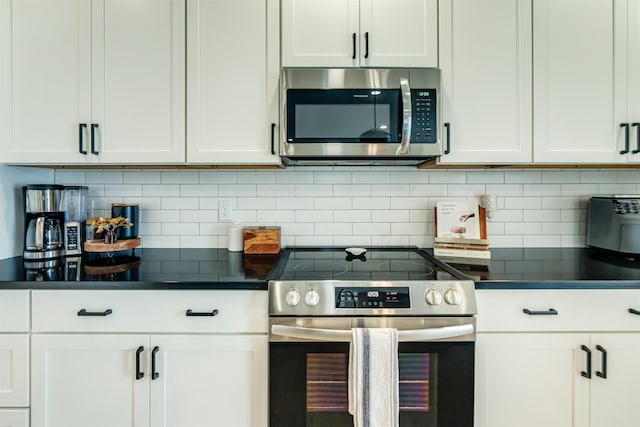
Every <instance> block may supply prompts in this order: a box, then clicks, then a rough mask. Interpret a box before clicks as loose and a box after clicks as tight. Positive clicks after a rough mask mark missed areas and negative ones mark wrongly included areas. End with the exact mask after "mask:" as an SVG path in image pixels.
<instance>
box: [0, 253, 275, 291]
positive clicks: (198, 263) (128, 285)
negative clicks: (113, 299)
mask: <svg viewBox="0 0 640 427" xmlns="http://www.w3.org/2000/svg"><path fill="white" fill-rule="evenodd" d="M277 257H278V256H277V255H245V254H243V253H242V252H229V251H227V250H226V249H151V248H150V249H135V250H128V251H120V252H117V253H115V254H113V255H112V256H107V254H88V255H85V256H84V257H82V258H65V259H63V260H56V261H54V262H49V263H47V264H46V265H36V264H25V263H24V261H23V259H22V257H13V258H9V259H5V260H2V261H0V286H1V287H5V288H23V289H259V290H266V289H267V279H268V276H269V273H270V272H271V270H272V268H273V266H274V264H275V262H276V260H277ZM28 267H29V268H28Z"/></svg>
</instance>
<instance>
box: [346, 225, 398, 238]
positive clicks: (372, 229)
mask: <svg viewBox="0 0 640 427" xmlns="http://www.w3.org/2000/svg"><path fill="white" fill-rule="evenodd" d="M353 234H354V235H356V236H360V235H365V236H372V235H374V234H377V235H383V236H389V235H391V224H390V223H388V222H384V223H383V222H373V223H364V222H363V223H355V224H353Z"/></svg>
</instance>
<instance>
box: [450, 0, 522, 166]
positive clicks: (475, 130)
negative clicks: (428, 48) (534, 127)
mask: <svg viewBox="0 0 640 427" xmlns="http://www.w3.org/2000/svg"><path fill="white" fill-rule="evenodd" d="M531 52H532V48H531V0H440V68H441V69H442V97H441V99H442V103H443V119H442V122H443V123H447V125H446V127H445V130H446V131H448V132H445V135H443V142H444V144H445V147H446V149H447V151H448V153H447V154H445V155H443V156H442V157H440V158H439V163H441V164H452V163H462V164H464V163H467V164H471V163H479V164H500V163H507V164H511V163H529V162H531V157H532V148H531V140H532V137H531V108H532V106H531V105H532V96H531V73H532V72H531ZM447 127H448V129H447Z"/></svg>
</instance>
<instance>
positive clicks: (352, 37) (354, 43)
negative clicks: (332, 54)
mask: <svg viewBox="0 0 640 427" xmlns="http://www.w3.org/2000/svg"><path fill="white" fill-rule="evenodd" d="M351 39H352V41H353V56H352V57H351V59H356V33H353V35H352V36H351Z"/></svg>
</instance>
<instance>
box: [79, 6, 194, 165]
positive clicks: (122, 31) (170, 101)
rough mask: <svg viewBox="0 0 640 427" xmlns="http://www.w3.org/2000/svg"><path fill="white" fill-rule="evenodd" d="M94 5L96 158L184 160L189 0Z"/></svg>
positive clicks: (176, 161)
mask: <svg viewBox="0 0 640 427" xmlns="http://www.w3.org/2000/svg"><path fill="white" fill-rule="evenodd" d="M92 4H93V25H92V37H93V57H92V61H93V64H92V69H93V78H92V83H93V97H92V119H91V122H92V123H93V125H95V124H97V125H98V127H97V128H95V129H93V132H94V135H95V151H96V152H98V153H99V154H98V155H95V156H94V161H96V162H100V163H117V164H121V163H138V164H140V163H182V162H184V159H185V72H184V67H185V65H184V64H185V4H184V0H136V1H134V2H132V1H126V0H116V1H113V0H92ZM93 125H92V126H93Z"/></svg>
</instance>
